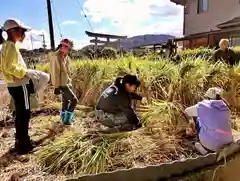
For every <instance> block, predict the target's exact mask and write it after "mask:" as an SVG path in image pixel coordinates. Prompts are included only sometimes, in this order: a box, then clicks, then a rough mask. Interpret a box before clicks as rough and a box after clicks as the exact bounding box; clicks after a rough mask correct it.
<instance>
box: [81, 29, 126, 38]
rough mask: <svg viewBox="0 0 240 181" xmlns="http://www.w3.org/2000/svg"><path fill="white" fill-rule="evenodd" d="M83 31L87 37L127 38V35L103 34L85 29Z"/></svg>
mask: <svg viewBox="0 0 240 181" xmlns="http://www.w3.org/2000/svg"><path fill="white" fill-rule="evenodd" d="M85 33H86V35H88V36H89V37H99V38H111V39H125V38H127V36H120V35H111V34H103V33H93V32H90V31H85Z"/></svg>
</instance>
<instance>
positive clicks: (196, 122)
mask: <svg viewBox="0 0 240 181" xmlns="http://www.w3.org/2000/svg"><path fill="white" fill-rule="evenodd" d="M194 122H195V129H196V134H197V141H198V142H199V143H200V144H201V145H202V143H201V141H200V139H199V133H200V130H201V126H200V122H199V120H198V118H194ZM202 147H203V148H204V149H205V150H207V151H208V152H209V153H213V152H214V151H212V150H209V149H208V148H206V147H205V146H203V145H202Z"/></svg>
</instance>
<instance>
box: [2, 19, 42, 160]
mask: <svg viewBox="0 0 240 181" xmlns="http://www.w3.org/2000/svg"><path fill="white" fill-rule="evenodd" d="M2 29H3V30H4V31H6V32H7V35H8V38H7V40H6V41H5V40H4V38H2V37H1V38H0V39H1V40H2V41H1V42H0V43H3V46H2V50H1V55H0V70H1V72H2V74H3V78H4V82H5V83H6V84H7V87H8V91H9V94H10V95H11V97H12V99H13V101H14V105H15V110H16V116H15V128H16V134H15V150H16V152H17V153H18V154H19V155H24V154H27V153H29V152H30V151H32V149H33V144H32V142H31V141H30V137H29V135H28V127H29V120H30V100H29V97H30V94H32V93H34V85H33V80H36V81H37V80H39V77H38V73H37V72H36V71H35V70H32V69H27V66H26V64H25V62H24V60H23V57H22V55H21V53H20V51H19V49H18V47H17V46H16V43H17V42H23V40H24V38H25V32H27V31H29V30H30V28H29V27H27V26H25V25H24V24H23V23H22V22H20V21H19V20H16V19H8V20H6V21H5V23H4V25H3V28H2ZM1 36H2V34H1Z"/></svg>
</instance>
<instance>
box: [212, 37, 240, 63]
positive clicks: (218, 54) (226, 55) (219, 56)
mask: <svg viewBox="0 0 240 181" xmlns="http://www.w3.org/2000/svg"><path fill="white" fill-rule="evenodd" d="M219 47H220V48H219V49H217V50H216V51H215V52H214V53H213V56H212V59H213V62H217V61H218V60H220V61H223V62H225V63H227V64H229V65H231V66H233V65H234V64H236V63H237V55H236V53H235V52H234V51H233V50H231V49H230V48H229V41H228V39H221V40H220V42H219Z"/></svg>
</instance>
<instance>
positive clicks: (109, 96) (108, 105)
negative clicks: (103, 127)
mask: <svg viewBox="0 0 240 181" xmlns="http://www.w3.org/2000/svg"><path fill="white" fill-rule="evenodd" d="M133 99H136V100H142V96H140V95H138V94H135V93H131V94H129V93H128V92H126V91H125V90H124V89H123V88H117V87H116V86H115V85H111V86H110V87H108V88H107V89H106V90H105V91H104V92H103V93H102V95H101V96H100V99H99V101H98V104H97V106H96V109H97V110H102V111H104V112H106V113H111V114H119V113H124V114H125V115H126V117H127V118H128V120H129V122H131V123H132V124H136V125H137V124H139V123H140V121H139V118H138V117H137V115H136V113H135V111H134V110H133V109H132V107H131V105H132V100H133Z"/></svg>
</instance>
